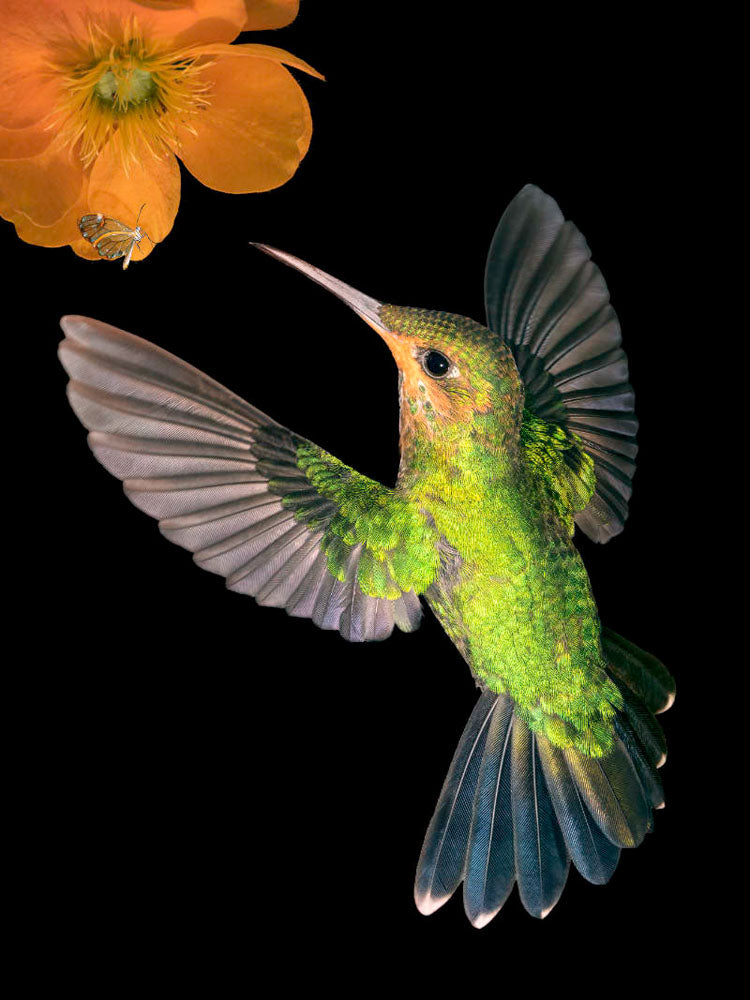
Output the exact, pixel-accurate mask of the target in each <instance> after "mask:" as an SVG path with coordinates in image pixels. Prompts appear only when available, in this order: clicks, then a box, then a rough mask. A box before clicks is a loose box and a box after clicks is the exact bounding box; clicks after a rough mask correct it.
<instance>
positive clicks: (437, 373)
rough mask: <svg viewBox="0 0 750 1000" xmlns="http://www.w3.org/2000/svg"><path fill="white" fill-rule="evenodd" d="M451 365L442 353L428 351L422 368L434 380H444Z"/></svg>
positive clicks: (423, 359)
mask: <svg viewBox="0 0 750 1000" xmlns="http://www.w3.org/2000/svg"><path fill="white" fill-rule="evenodd" d="M450 366H451V363H450V361H449V360H448V359H447V358H446V356H445V355H444V354H441V353H440V351H428V352H427V353H426V354H425V355H424V357H423V358H422V367H423V368H424V370H425V371H426V372H427V374H428V375H431V376H432V377H433V378H442V377H443V375H445V374H446V372H447V371H448V369H449V368H450Z"/></svg>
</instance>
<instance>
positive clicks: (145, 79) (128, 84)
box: [94, 66, 156, 111]
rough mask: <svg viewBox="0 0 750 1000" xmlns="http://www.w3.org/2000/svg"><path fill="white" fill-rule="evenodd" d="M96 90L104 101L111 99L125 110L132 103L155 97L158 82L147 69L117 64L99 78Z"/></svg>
mask: <svg viewBox="0 0 750 1000" xmlns="http://www.w3.org/2000/svg"><path fill="white" fill-rule="evenodd" d="M94 91H95V93H96V96H97V97H99V98H101V100H102V101H109V103H110V104H112V105H116V106H117V107H118V109H120V110H123V111H124V110H126V109H127V108H128V107H129V106H130V105H132V104H142V103H143V102H144V101H148V100H150V99H151V98H152V97H154V96H155V95H156V84H155V83H154V78H153V76H152V75H151V74H150V73H149V71H148V70H147V69H141V68H140V67H138V66H135V67H134V68H133V69H125V70H123V68H122V67H121V66H115V67H114V68H113V69H108V70H107V72H106V73H104V74H103V75H102V76H101V77H100V78H99V81H98V83H96V84H95V86H94Z"/></svg>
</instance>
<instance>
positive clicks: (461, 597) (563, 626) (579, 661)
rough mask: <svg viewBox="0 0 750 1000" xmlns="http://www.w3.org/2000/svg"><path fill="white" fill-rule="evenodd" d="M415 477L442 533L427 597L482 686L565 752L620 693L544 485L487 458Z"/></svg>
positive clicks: (582, 574) (583, 578)
mask: <svg viewBox="0 0 750 1000" xmlns="http://www.w3.org/2000/svg"><path fill="white" fill-rule="evenodd" d="M408 478H409V479H411V488H410V490H409V495H410V497H411V499H412V500H413V502H416V503H418V504H419V505H420V510H421V511H422V513H423V515H424V516H425V517H427V518H429V519H430V520H431V522H433V523H434V525H435V527H436V528H437V530H438V532H439V534H440V536H441V543H440V544H441V553H440V554H441V562H440V571H439V575H438V577H437V579H436V580H435V582H434V583H433V584H432V586H431V587H430V588H429V589H428V591H427V592H426V594H425V597H426V599H427V602H428V604H429V605H430V607H431V609H432V610H433V612H434V613H435V615H436V617H437V618H438V619H439V621H440V622H441V624H442V626H443V628H444V629H445V631H446V632H447V633H448V635H449V636H450V637H451V639H452V640H453V642H454V644H455V645H456V646H457V647H458V649H459V650H460V652H461V653H462V655H463V656H464V658H465V660H466V661H467V663H468V664H469V667H470V668H471V671H472V673H473V674H474V676H475V678H476V679H477V681H478V682H479V684H480V685H481V686H482V687H486V688H489V689H490V690H493V691H496V692H507V693H508V694H510V696H511V697H512V698H513V700H514V701H515V702H516V704H517V705H518V706H519V707H520V709H521V711H523V712H524V713H525V715H526V717H527V719H528V721H529V724H530V725H532V726H533V727H534V728H538V727H541V728H542V729H544V731H545V732H546V733H547V735H549V736H550V737H551V738H552V739H554V741H555V742H556V743H562V745H565V742H566V740H568V738H569V737H570V739H573V736H572V735H571V733H573V731H574V730H577V729H578V728H579V723H580V726H581V727H583V728H585V729H587V730H588V729H589V728H590V727H589V724H588V723H589V721H590V718H591V717H592V716H600V715H602V714H603V715H604V716H607V715H608V712H609V708H608V704H609V701H610V699H611V698H614V700H615V701H617V695H616V693H615V692H613V690H611V682H609V681H608V679H607V677H606V674H605V672H604V660H603V658H602V652H601V644H600V625H599V619H598V614H597V610H596V605H595V602H594V599H593V595H592V593H591V588H590V585H589V580H588V576H587V574H586V570H585V568H584V566H583V563H582V561H581V559H580V556H579V554H578V552H577V550H576V549H575V547H574V546H573V544H572V540H571V538H570V537H569V536H568V534H567V532H566V531H565V530H564V528H563V527H562V526H561V525H560V524H559V523H557V522H556V521H555V519H554V518H552V517H550V514H549V511H548V509H547V508H546V506H545V504H544V502H543V499H542V498H541V497H540V496H538V495H537V492H536V489H535V484H534V481H533V479H532V478H531V477H528V476H526V475H524V471H523V468H522V467H519V466H515V467H510V466H508V467H505V468H503V466H502V462H500V461H498V459H497V457H496V456H487V455H483V456H481V460H479V461H475V462H473V463H470V464H469V465H468V466H466V465H464V464H463V463H460V464H459V465H448V466H447V467H446V465H445V464H444V463H440V464H438V465H437V466H436V467H434V468H423V469H422V471H421V473H420V474H419V476H417V477H408ZM571 720H572V721H571ZM556 730H559V732H556ZM556 737H557V738H556Z"/></svg>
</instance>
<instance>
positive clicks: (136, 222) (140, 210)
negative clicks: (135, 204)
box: [133, 201, 146, 228]
mask: <svg viewBox="0 0 750 1000" xmlns="http://www.w3.org/2000/svg"><path fill="white" fill-rule="evenodd" d="M145 207H146V202H145V201H144V203H143V204H142V205H141V207H140V208H139V209H138V217H137V218H136V220H135V225H136V226H137V225H138V220H139V219H140V217H141V212H142V211H143V209H144V208H145ZM133 228H135V227H133Z"/></svg>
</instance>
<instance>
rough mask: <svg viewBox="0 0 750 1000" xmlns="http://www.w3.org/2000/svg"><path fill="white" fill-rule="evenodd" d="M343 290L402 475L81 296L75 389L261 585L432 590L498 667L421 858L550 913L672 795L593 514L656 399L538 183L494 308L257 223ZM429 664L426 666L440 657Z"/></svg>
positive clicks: (121, 458)
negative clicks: (636, 395) (471, 310)
mask: <svg viewBox="0 0 750 1000" xmlns="http://www.w3.org/2000/svg"><path fill="white" fill-rule="evenodd" d="M261 249H263V250H265V251H266V252H267V253H270V254H271V255H272V256H274V257H276V258H278V259H281V260H283V261H285V262H286V263H288V264H290V265H291V266H293V267H295V268H297V269H298V270H300V271H302V272H304V273H305V274H307V275H308V276H309V277H311V278H312V279H313V280H315V281H317V282H318V283H320V284H322V285H324V286H325V287H327V288H328V289H329V290H331V291H332V292H334V294H336V295H337V296H339V298H341V299H343V300H344V301H345V302H347V303H348V304H349V305H350V306H351V307H352V308H353V309H354V310H355V311H356V312H357V313H358V314H359V315H360V316H361V317H362V318H363V319H364V320H365V321H366V322H367V323H368V324H369V325H370V326H371V327H372V328H373V329H374V330H375V331H376V332H377V333H378V334H379V335H380V336H381V337H382V338H383V340H384V341H385V342H386V344H387V345H388V347H389V349H390V351H391V353H392V355H393V357H394V360H395V362H396V365H397V367H398V373H399V405H400V444H401V462H400V467H399V473H398V479H397V482H396V484H395V486H394V487H393V488H389V487H387V486H385V485H383V484H381V483H377V482H374V481H373V480H371V479H368V478H367V477H366V476H363V475H361V474H360V473H358V472H356V471H355V470H354V469H352V468H350V467H349V466H347V465H345V464H344V463H343V462H340V461H339V460H338V459H336V458H335V457H334V456H333V455H330V454H329V453H328V452H326V451H324V450H323V449H322V448H320V447H318V446H317V445H315V444H313V443H312V442H310V441H308V440H306V439H305V438H303V437H300V436H299V435H297V434H295V433H294V432H292V431H290V430H287V429H286V428H285V427H282V426H281V425H280V424H278V423H276V422H275V421H274V420H272V419H270V418H269V417H267V416H266V415H265V414H263V413H261V412H260V411H258V410H256V409H255V408H254V407H252V406H250V405H249V404H248V403H245V402H244V401H243V400H242V399H240V398H239V397H238V396H235V395H234V394H233V393H231V392H229V390H227V389H225V388H224V387H223V386H221V385H219V384H218V383H216V382H213V381H212V380H211V379H209V378H208V377H207V376H205V375H204V374H203V373H201V372H199V371H197V370H196V369H194V368H192V367H190V365H187V364H186V363H185V362H183V361H180V360H179V359H178V358H175V357H174V356H172V355H170V354H167V353H166V352H165V351H162V350H161V349H160V348H158V347H156V346H154V345H153V344H150V343H148V342H147V341H144V340H140V339H139V338H138V337H133V336H132V335H131V334H127V333H124V332H123V331H120V330H116V329H114V328H113V327H109V326H106V325H105V324H102V323H99V322H98V321H96V320H88V319H85V318H82V317H65V318H64V319H63V321H62V326H63V329H64V331H65V333H66V339H65V340H64V341H63V343H62V344H61V347H60V357H61V360H62V362H63V364H64V365H65V367H66V369H67V371H68V372H69V374H70V377H71V382H70V385H69V388H68V395H69V399H70V402H71V405H72V406H73V408H74V410H75V412H76V413H77V415H78V416H79V417H80V419H81V421H82V422H83V423H84V424H85V426H86V427H87V428H88V429H89V431H90V434H89V443H90V446H91V448H92V450H93V451H94V454H95V455H96V457H97V458H98V459H99V461H100V462H101V463H102V464H103V465H104V466H105V467H106V468H107V469H109V470H110V471H111V472H112V473H113V474H114V475H116V476H117V477H118V478H119V479H121V480H122V481H123V484H124V488H125V492H126V494H127V495H128V497H129V498H130V499H131V500H132V502H133V503H134V504H135V505H136V506H138V507H139V508H141V509H142V510H144V511H145V512H146V513H148V514H150V515H151V516H153V517H155V518H157V519H158V521H159V527H160V530H161V531H162V533H163V534H164V535H165V536H166V537H167V538H169V539H170V540H172V541H174V542H176V543H177V544H179V545H181V546H183V547H184V548H187V549H189V550H190V551H191V552H193V553H194V559H195V561H196V563H198V565H200V566H202V567H203V568H204V569H207V570H209V571H211V572H214V573H218V574H220V575H221V576H223V577H224V578H225V580H226V585H227V587H229V589H231V590H233V591H235V592H238V593H243V594H248V595H251V596H253V597H254V598H255V600H256V601H257V602H258V603H259V604H262V605H270V606H274V607H280V608H285V609H286V611H287V613H288V614H290V615H293V616H296V617H307V618H311V619H312V621H313V622H314V623H315V624H316V625H318V626H320V627H321V628H324V629H338V631H339V632H340V633H341V634H342V636H344V637H345V638H346V639H348V640H350V641H354V642H362V641H369V640H380V639H385V638H387V637H388V636H389V635H390V634H391V632H392V630H393V628H394V627H398V628H399V629H401V630H402V631H405V632H412V631H414V630H415V629H417V628H418V626H419V622H420V618H421V614H422V611H421V605H420V599H419V598H420V595H421V596H422V597H424V599H425V600H426V602H427V603H428V605H429V606H430V608H431V609H432V610H433V612H434V613H435V615H436V617H437V619H438V620H439V621H440V623H441V624H442V626H443V628H444V629H445V631H446V633H447V634H448V636H449V637H450V638H451V639H452V641H453V642H454V643H455V645H456V647H457V648H458V650H459V651H460V652H461V654H462V655H463V657H464V659H465V660H466V662H467V664H468V666H469V667H470V669H471V671H472V673H473V675H474V677H475V678H476V681H477V684H478V686H479V688H480V691H481V693H480V696H479V699H478V701H477V704H476V707H475V709H474V711H473V712H472V714H471V717H470V718H469V721H468V723H467V724H466V727H465V729H464V732H463V735H462V736H461V739H460V741H459V744H458V747H457V750H456V753H455V755H454V758H453V761H452V763H451V765H450V768H449V770H448V775H447V777H446V779H445V783H444V785H443V789H442V791H441V794H440V797H439V800H438V803H437V806H436V808H435V812H434V815H433V817H432V821H431V823H430V825H429V828H428V830H427V834H426V837H425V841H424V845H423V848H422V854H421V857H420V860H419V864H418V867H417V876H416V882H415V899H416V903H417V906H418V907H419V909H420V910H421V911H422V912H423V913H431V912H433V911H434V910H435V909H437V908H438V907H440V906H442V904H443V903H445V902H446V900H447V899H448V898H449V897H450V896H451V895H452V893H453V892H454V891H455V890H456V889H457V888H458V886H459V885H461V883H463V897H464V908H465V910H466V913H467V915H468V917H469V919H470V920H471V922H472V923H473V924H474V925H475V926H477V927H481V926H483V925H484V924H486V923H487V922H488V921H489V920H491V919H492V918H493V917H494V916H495V914H496V913H497V912H498V910H499V909H500V908H501V907H502V905H503V903H504V902H505V900H506V899H507V898H508V896H509V894H510V892H511V890H512V888H513V886H514V885H515V884H517V885H518V889H519V893H520V897H521V900H522V902H523V905H524V906H525V908H526V909H527V910H528V911H529V912H530V913H532V914H533V915H535V916H537V917H543V916H546V914H547V913H549V912H550V910H551V909H552V907H554V905H555V904H556V903H557V901H558V899H559V898H560V894H561V893H562V890H563V888H564V886H565V882H566V879H567V875H568V870H569V867H570V863H571V862H572V863H573V864H574V865H575V867H576V868H577V869H578V871H579V872H580V873H581V874H582V875H583V876H584V877H585V878H586V879H587V880H588V881H590V882H593V883H603V882H606V881H608V879H609V878H610V877H611V875H612V873H613V872H614V870H615V868H616V866H617V862H618V859H619V854H620V849H621V848H624V847H634V846H636V845H637V844H639V843H640V842H641V841H642V839H643V837H644V836H645V834H646V833H647V832H648V830H649V829H651V825H652V810H653V809H658V808H660V807H661V806H662V805H663V794H662V789H661V782H660V780H659V776H658V773H657V771H658V768H659V767H660V766H661V765H662V764H663V762H664V759H665V753H666V746H665V742H664V737H663V734H662V732H661V729H660V727H659V725H658V723H657V722H656V719H655V718H654V716H655V714H656V713H658V712H661V711H664V710H665V709H666V708H668V707H669V706H670V704H671V702H672V699H673V696H674V686H673V681H672V679H671V677H670V676H669V674H668V673H667V671H666V670H665V668H664V667H663V666H662V664H661V663H659V661H658V660H656V659H655V658H654V657H652V656H650V655H649V654H648V653H645V652H644V651H643V650H641V649H639V648H638V647H637V646H635V645H634V644H632V643H630V642H628V641H627V640H625V639H623V638H622V637H620V636H618V635H616V634H615V633H613V632H611V631H610V630H609V629H607V628H605V627H602V626H601V624H600V622H599V617H598V613H597V609H596V604H595V601H594V597H593V595H592V592H591V587H590V585H589V580H588V576H587V574H586V570H585V568H584V566H583V562H582V560H581V558H580V556H579V554H578V551H577V549H576V547H575V545H574V531H575V529H576V527H578V528H579V529H580V530H582V531H584V532H585V533H586V534H588V535H589V536H590V537H591V538H592V539H594V540H595V541H598V542H606V541H607V540H609V538H611V537H613V536H614V535H616V534H618V533H619V532H620V531H621V530H622V528H623V526H624V522H625V518H626V517H627V501H628V499H629V497H630V491H631V486H630V483H631V478H632V474H633V471H634V469H635V465H634V458H635V454H636V445H635V432H636V426H637V425H636V421H635V417H634V414H633V393H632V389H631V388H630V385H629V384H628V381H627V377H628V373H627V360H626V358H625V355H624V353H623V351H622V349H621V347H620V340H621V337H620V329H619V324H618V322H617V317H616V316H615V314H614V311H613V310H612V307H611V305H610V304H609V296H608V293H607V289H606V285H605V284H604V280H603V278H602V276H601V274H600V272H599V271H598V269H597V268H596V267H595V265H594V264H593V263H592V262H591V259H590V254H589V251H588V247H587V246H586V243H585V241H584V239H583V237H582V236H581V234H580V233H579V232H578V230H577V229H576V228H575V227H574V226H573V225H572V224H571V223H569V222H565V221H564V219H563V217H562V214H561V213H560V211H559V209H558V207H557V205H556V204H555V202H554V201H552V199H551V198H549V197H548V196H547V195H545V194H544V193H543V192H542V191H540V190H539V189H538V188H534V187H532V186H527V187H525V188H524V189H523V190H522V191H521V192H520V193H519V194H518V195H517V196H516V198H514V199H513V201H512V202H511V204H510V205H509V207H508V209H507V210H506V212H505V214H504V215H503V218H502V219H501V221H500V224H499V226H498V228H497V231H496V234H495V237H494V240H493V243H492V246H491V248H490V254H489V259H488V264H487V272H486V277H485V288H486V301H487V316H488V325H487V326H486V327H485V326H482V325H481V324H479V323H477V322H475V321H473V320H470V319H466V318H464V317H460V316H455V315H452V314H450V313H443V312H431V311H429V310H425V309H411V308H402V307H397V306H391V305H386V304H384V303H381V302H378V301H377V300H375V299H372V298H370V297H369V296H366V295H363V294H362V293H360V292H357V291H355V290H354V289H352V288H351V287H350V286H348V285H345V284H344V283H343V282H341V281H338V280H337V279H335V278H332V277H331V276H330V275H327V274H325V273H324V272H322V271H319V270H318V269H317V268H315V267H312V266H311V265H309V264H305V263H304V262H302V261H300V260H298V259H297V258H295V257H291V255H289V254H285V253H283V252H282V251H278V250H273V249H271V248H270V247H261ZM425 682H426V683H429V677H428V678H426V679H425Z"/></svg>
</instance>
